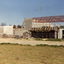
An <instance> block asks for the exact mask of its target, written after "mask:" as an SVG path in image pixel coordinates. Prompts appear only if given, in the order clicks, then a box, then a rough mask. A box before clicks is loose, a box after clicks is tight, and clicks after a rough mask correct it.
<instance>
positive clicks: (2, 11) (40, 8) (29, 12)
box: [0, 0, 64, 25]
mask: <svg viewBox="0 0 64 64" xmlns="http://www.w3.org/2000/svg"><path fill="white" fill-rule="evenodd" d="M57 15H64V0H0V23H1V22H4V23H6V24H7V25H9V24H11V25H21V24H22V22H23V21H24V18H32V17H44V16H57Z"/></svg>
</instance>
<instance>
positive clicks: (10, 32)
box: [3, 26, 13, 35]
mask: <svg viewBox="0 0 64 64" xmlns="http://www.w3.org/2000/svg"><path fill="white" fill-rule="evenodd" d="M3 32H4V34H7V35H13V26H4V31H3Z"/></svg>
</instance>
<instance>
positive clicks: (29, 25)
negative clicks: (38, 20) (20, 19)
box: [24, 18, 33, 30]
mask: <svg viewBox="0 0 64 64" xmlns="http://www.w3.org/2000/svg"><path fill="white" fill-rule="evenodd" d="M32 20H33V19H32V18H25V20H24V22H25V27H24V28H25V30H29V28H30V27H31V26H32Z"/></svg>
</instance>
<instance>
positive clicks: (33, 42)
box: [0, 38, 64, 45]
mask: <svg viewBox="0 0 64 64" xmlns="http://www.w3.org/2000/svg"><path fill="white" fill-rule="evenodd" d="M44 40H45V39H44ZM0 43H18V44H23V45H26V44H30V45H36V44H48V45H64V41H36V40H34V39H33V38H31V39H16V38H0Z"/></svg>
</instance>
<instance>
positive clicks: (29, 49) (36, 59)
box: [0, 44, 64, 64]
mask: <svg viewBox="0 0 64 64" xmlns="http://www.w3.org/2000/svg"><path fill="white" fill-rule="evenodd" d="M19 45H20V44H19ZM19 45H18V44H17V46H16V45H13V46H12V45H10V44H9V45H7V46H6V44H5V45H0V52H1V53H0V61H1V62H0V64H55V63H56V64H64V46H63V45H60V46H58V47H57V46H55V47H54V46H50V45H45V44H44V45H42V44H40V45H38V46H39V47H38V46H34V47H33V46H19Z"/></svg>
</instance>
